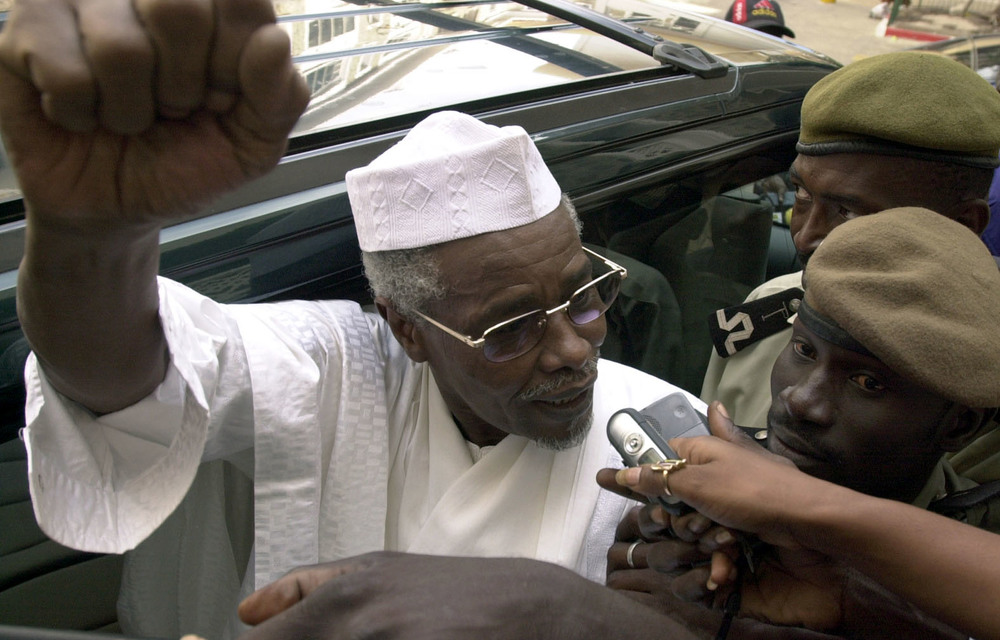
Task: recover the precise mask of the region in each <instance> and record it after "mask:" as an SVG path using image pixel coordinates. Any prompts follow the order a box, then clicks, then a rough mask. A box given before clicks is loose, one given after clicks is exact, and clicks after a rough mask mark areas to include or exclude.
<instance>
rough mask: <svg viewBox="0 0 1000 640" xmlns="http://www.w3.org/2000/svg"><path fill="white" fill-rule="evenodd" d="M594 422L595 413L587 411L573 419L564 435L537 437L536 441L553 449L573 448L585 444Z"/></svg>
mask: <svg viewBox="0 0 1000 640" xmlns="http://www.w3.org/2000/svg"><path fill="white" fill-rule="evenodd" d="M593 424H594V414H593V412H587V413H586V414H584V415H582V416H580V417H579V418H577V419H576V420H573V422H571V423H570V425H569V430H568V431H567V432H566V433H565V434H564V435H562V436H559V437H555V436H549V437H542V438H537V439H536V440H535V442H537V443H538V446H539V447H541V448H543V449H549V450H552V451H565V450H567V449H572V448H574V447H578V446H580V445H581V444H583V442H584V440H586V439H587V434H588V433H590V427H591V426H592V425H593Z"/></svg>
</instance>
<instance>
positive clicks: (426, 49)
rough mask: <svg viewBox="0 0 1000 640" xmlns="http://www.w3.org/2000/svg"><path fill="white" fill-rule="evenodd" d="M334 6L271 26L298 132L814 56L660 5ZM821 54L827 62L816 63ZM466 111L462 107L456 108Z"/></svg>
mask: <svg viewBox="0 0 1000 640" xmlns="http://www.w3.org/2000/svg"><path fill="white" fill-rule="evenodd" d="M596 4H597V3H596V2H594V1H593V0H587V1H584V2H580V3H571V2H566V1H565V0H524V1H523V2H520V3H513V2H494V1H492V0H456V1H449V2H376V3H362V2H357V3H355V2H335V3H324V5H325V6H328V7H332V8H330V9H328V10H325V11H322V12H313V13H310V12H283V13H282V15H280V16H279V23H280V24H281V25H282V26H284V27H285V29H286V30H287V31H288V33H289V36H290V38H291V40H292V48H293V53H294V54H295V59H296V61H297V63H298V65H299V68H300V70H301V71H302V73H303V75H304V76H305V77H306V80H307V82H308V83H309V85H310V88H311V90H312V93H313V99H312V102H311V103H310V107H309V109H308V110H307V112H306V113H305V114H304V115H303V117H302V119H301V120H300V122H299V125H298V127H297V129H296V131H295V135H296V136H299V137H301V136H306V135H309V134H312V133H316V132H321V131H324V130H329V129H338V128H344V127H350V126H352V125H358V124H362V123H366V124H370V123H371V122H373V121H378V120H385V119H389V118H394V117H398V116H403V115H406V114H411V113H424V112H429V111H432V110H437V109H441V108H444V107H454V106H456V105H467V104H469V103H475V102H482V101H484V100H491V101H493V103H494V104H493V105H492V106H493V107H494V108H495V107H496V106H498V105H497V104H496V103H497V102H498V101H500V99H501V98H503V97H504V96H507V97H509V99H508V100H507V101H508V102H511V101H514V100H516V97H517V96H518V95H523V94H525V93H526V92H534V95H533V97H532V99H533V100H534V99H537V97H536V95H537V92H538V91H548V92H549V93H550V94H552V95H558V94H559V93H560V92H561V91H562V92H565V91H573V90H576V89H575V87H574V85H579V84H580V83H589V84H591V85H593V84H599V83H601V82H604V83H607V84H614V83H615V78H616V76H621V75H622V74H625V73H635V72H641V71H644V70H646V71H650V72H656V73H659V74H662V73H665V72H666V73H671V72H672V73H676V74H684V73H694V74H696V75H699V76H702V77H714V76H718V75H722V74H724V73H725V70H726V69H727V68H728V67H729V66H733V65H750V64H760V63H766V62H769V61H774V60H778V59H786V60H787V59H789V58H794V57H801V58H803V59H810V58H811V59H813V60H819V59H824V57H823V56H821V55H820V54H816V53H815V52H808V51H807V50H805V49H803V48H801V47H798V46H797V45H794V44H791V43H788V42H785V41H783V40H781V39H778V38H773V37H770V36H767V35H765V34H762V33H760V32H757V31H753V30H749V29H745V28H742V27H738V26H736V25H733V24H731V23H728V22H725V21H722V20H718V19H715V18H711V17H708V16H704V15H699V14H696V13H692V12H690V11H687V10H684V9H681V8H679V7H678V6H676V5H673V4H671V3H669V2H656V1H654V0H617V1H616V2H613V3H601V6H603V7H604V10H603V12H598V11H595V10H594V9H593V7H594V6H595V5H596ZM825 61H829V60H828V59H825ZM466 110H469V109H466Z"/></svg>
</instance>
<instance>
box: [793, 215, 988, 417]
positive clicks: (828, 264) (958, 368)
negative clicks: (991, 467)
mask: <svg viewBox="0 0 1000 640" xmlns="http://www.w3.org/2000/svg"><path fill="white" fill-rule="evenodd" d="M804 283H805V296H804V299H803V305H802V306H803V307H807V306H808V307H810V308H811V311H812V312H815V313H818V314H819V315H820V316H823V317H825V318H826V319H828V320H829V321H831V322H832V323H834V324H835V325H836V326H838V327H840V328H842V329H843V330H844V331H845V332H846V333H847V334H849V335H850V336H851V337H853V338H854V339H855V340H856V341H857V342H859V343H860V344H861V345H863V346H864V347H865V348H867V350H868V351H870V352H871V353H872V354H874V355H875V356H876V357H877V358H878V359H879V360H881V361H882V362H883V363H885V365H886V366H888V367H889V368H890V369H892V370H893V371H895V372H896V373H897V374H899V375H900V376H902V377H904V378H906V379H908V380H910V381H912V382H914V383H916V384H918V385H920V386H921V387H923V388H925V389H927V390H929V391H931V392H933V393H935V394H936V395H939V396H941V397H943V398H946V399H949V400H953V401H955V402H958V403H960V404H963V405H965V406H968V407H973V408H980V409H982V408H991V407H998V406H1000V270H998V269H997V263H996V262H995V261H994V259H993V256H991V255H990V252H989V250H988V249H987V248H986V246H985V245H984V244H983V242H982V241H981V240H980V239H979V237H978V236H977V235H976V234H975V233H973V232H972V231H970V230H969V229H967V228H966V227H964V226H962V225H961V224H959V223H957V222H955V221H954V220H950V219H948V218H946V217H944V216H942V215H940V214H937V213H934V212H932V211H929V210H927V209H920V208H916V207H904V208H900V209H890V210H888V211H884V212H882V213H878V214H876V215H870V216H862V217H860V218H856V219H854V220H851V221H849V222H846V223H844V224H842V225H840V226H838V227H837V228H835V229H834V230H833V231H832V232H831V233H830V235H828V236H827V237H826V239H825V240H824V241H823V242H822V243H821V244H820V246H819V248H818V249H817V250H816V252H815V253H814V254H813V256H812V257H811V258H810V259H809V264H808V265H807V267H806V271H805V277H804ZM801 315H802V314H801V312H800V316H801ZM806 324H807V326H810V325H809V324H808V323H806ZM821 335H822V334H821Z"/></svg>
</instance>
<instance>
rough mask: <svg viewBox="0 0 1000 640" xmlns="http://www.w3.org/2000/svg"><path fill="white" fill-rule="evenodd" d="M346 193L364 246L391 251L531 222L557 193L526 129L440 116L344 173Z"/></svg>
mask: <svg viewBox="0 0 1000 640" xmlns="http://www.w3.org/2000/svg"><path fill="white" fill-rule="evenodd" d="M347 194H348V196H349V197H350V199H351V209H352V210H353V211H354V222H355V224H356V226H357V229H358V239H359V240H360V243H361V248H362V249H363V250H365V251H388V250H392V249H409V248H412V247H423V246H428V245H433V244H439V243H441V242H448V241H449V240H457V239H459V238H467V237H469V236H475V235H479V234H481V233H488V232H490V231H501V230H503V229H511V228H514V227H519V226H521V225H525V224H528V223H529V222H534V221H535V220H538V219H539V218H542V217H544V216H545V215H547V214H549V213H551V212H552V211H554V210H555V209H556V207H558V206H559V201H560V198H561V195H562V191H561V190H560V188H559V185H558V183H556V180H555V178H553V177H552V174H551V173H550V172H549V169H548V167H546V166H545V161H544V160H542V156H541V154H539V153H538V149H537V148H535V144H534V143H533V142H532V141H531V138H530V137H529V136H528V134H527V132H526V131H525V130H524V129H523V128H521V127H518V126H508V127H495V126H493V125H488V124H485V123H483V122H480V121H479V120H477V119H476V118H474V117H472V116H470V115H467V114H464V113H458V112H457V111H441V112H438V113H434V114H432V115H430V116H428V117H427V118H425V119H424V120H422V121H421V122H420V123H419V124H417V126H415V127H414V128H413V129H411V130H410V132H409V133H408V134H406V136H405V137H404V138H403V139H402V140H400V141H399V142H397V143H396V144H395V145H393V146H392V147H391V148H389V149H388V150H387V151H386V152H385V153H383V154H382V155H380V156H379V157H377V158H375V159H374V160H372V162H371V163H370V164H368V166H365V167H361V168H358V169H354V170H352V171H348V172H347Z"/></svg>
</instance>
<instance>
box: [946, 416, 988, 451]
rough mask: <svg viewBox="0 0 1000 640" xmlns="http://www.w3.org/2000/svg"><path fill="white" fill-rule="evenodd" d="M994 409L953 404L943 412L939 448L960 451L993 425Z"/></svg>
mask: <svg viewBox="0 0 1000 640" xmlns="http://www.w3.org/2000/svg"><path fill="white" fill-rule="evenodd" d="M996 417H997V410H996V409H972V408H970V407H965V406H962V405H960V404H955V405H953V406H952V408H951V409H950V410H949V411H948V412H947V414H945V418H944V419H945V422H946V424H945V429H944V430H943V431H942V437H941V448H942V449H944V450H945V451H948V452H953V451H960V450H961V449H964V448H965V447H966V446H967V445H968V444H969V443H970V442H972V441H973V440H975V439H976V438H978V437H979V436H981V435H983V433H985V432H986V430H987V428H989V427H990V426H993V420H994V419H995V418H996Z"/></svg>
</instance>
